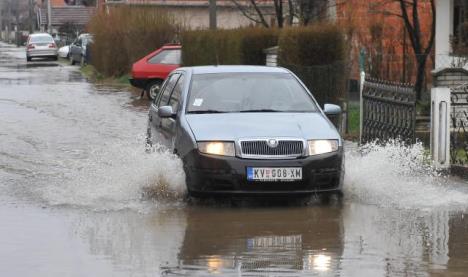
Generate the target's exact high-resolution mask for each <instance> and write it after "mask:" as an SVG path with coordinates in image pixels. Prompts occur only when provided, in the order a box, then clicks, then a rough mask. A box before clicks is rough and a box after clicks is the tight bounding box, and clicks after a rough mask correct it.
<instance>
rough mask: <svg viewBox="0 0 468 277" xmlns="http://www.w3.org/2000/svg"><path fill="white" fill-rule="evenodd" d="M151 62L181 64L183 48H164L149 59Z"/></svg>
mask: <svg viewBox="0 0 468 277" xmlns="http://www.w3.org/2000/svg"><path fill="white" fill-rule="evenodd" d="M148 63H149V64H180V63H181V50H180V49H174V50H163V51H161V52H159V53H158V54H156V55H155V56H153V57H151V58H150V59H149V60H148Z"/></svg>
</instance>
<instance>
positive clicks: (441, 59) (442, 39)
mask: <svg viewBox="0 0 468 277" xmlns="http://www.w3.org/2000/svg"><path fill="white" fill-rule="evenodd" d="M467 2H468V1H466V0H435V4H436V37H435V68H436V69H442V68H445V67H455V66H466V60H467V59H466V57H465V58H460V57H456V56H454V55H453V53H452V47H451V42H450V41H451V38H452V37H453V36H456V35H457V30H458V27H459V26H460V24H462V23H463V21H464V20H465V15H464V13H465V7H466V5H467Z"/></svg>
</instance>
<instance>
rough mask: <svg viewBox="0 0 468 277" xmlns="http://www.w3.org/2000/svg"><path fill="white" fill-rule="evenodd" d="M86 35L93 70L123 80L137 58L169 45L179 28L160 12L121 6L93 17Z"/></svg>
mask: <svg viewBox="0 0 468 277" xmlns="http://www.w3.org/2000/svg"><path fill="white" fill-rule="evenodd" d="M89 31H90V32H91V33H92V34H93V35H94V43H93V45H92V48H91V51H92V56H93V60H92V64H93V66H94V67H95V68H96V69H97V70H98V71H99V72H100V73H101V74H103V75H104V76H107V77H109V76H122V75H124V74H126V73H128V72H129V71H130V68H131V65H132V64H133V63H134V62H135V61H137V60H138V59H139V58H141V57H144V56H145V55H147V54H148V53H149V52H151V51H154V50H155V49H157V48H159V47H161V46H162V45H164V44H166V43H169V42H172V41H173V40H174V39H175V34H176V33H177V31H178V24H177V23H176V21H175V19H174V18H173V17H172V16H171V15H170V14H168V13H167V12H165V11H162V10H160V9H157V8H152V7H129V6H124V7H114V8H111V9H110V10H109V12H105V11H102V12H100V13H98V14H97V15H95V16H94V17H93V19H92V20H91V22H90V24H89Z"/></svg>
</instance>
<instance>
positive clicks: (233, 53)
mask: <svg viewBox="0 0 468 277" xmlns="http://www.w3.org/2000/svg"><path fill="white" fill-rule="evenodd" d="M277 43H278V31H277V30H275V29H265V28H241V29H233V30H216V31H212V30H200V31H187V32H184V33H182V45H183V49H182V60H183V62H184V65H186V66H194V65H214V64H224V65H236V64H250V65H264V64H265V54H264V53H263V50H264V49H265V48H268V47H271V46H275V45H277Z"/></svg>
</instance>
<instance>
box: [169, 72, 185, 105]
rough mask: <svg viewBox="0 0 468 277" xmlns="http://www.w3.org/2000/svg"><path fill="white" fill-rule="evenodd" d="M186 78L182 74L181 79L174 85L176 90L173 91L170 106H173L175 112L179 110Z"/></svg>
mask: <svg viewBox="0 0 468 277" xmlns="http://www.w3.org/2000/svg"><path fill="white" fill-rule="evenodd" d="M184 80H185V78H184V75H181V76H180V78H179V80H178V81H177V84H176V85H175V87H174V90H173V91H172V94H171V98H170V99H169V106H171V107H172V110H173V111H174V112H176V111H178V110H179V103H180V98H181V95H182V90H183V88H184Z"/></svg>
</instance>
